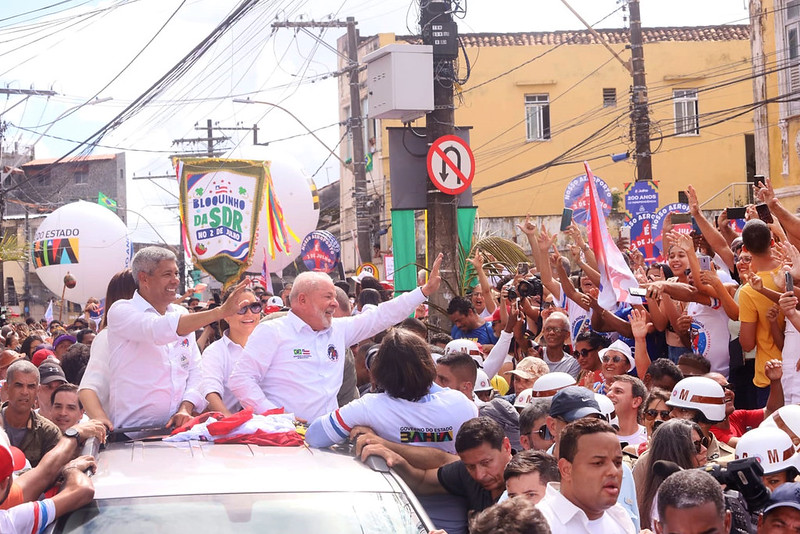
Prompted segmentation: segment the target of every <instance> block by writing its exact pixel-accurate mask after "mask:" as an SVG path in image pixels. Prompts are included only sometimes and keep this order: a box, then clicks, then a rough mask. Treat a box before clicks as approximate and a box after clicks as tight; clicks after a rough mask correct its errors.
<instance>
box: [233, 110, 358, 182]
mask: <svg viewBox="0 0 800 534" xmlns="http://www.w3.org/2000/svg"><path fill="white" fill-rule="evenodd" d="M233 102H234V103H236V104H261V105H264V106H272V107H274V108H278V109H279V110H281V111H283V112H284V113H287V114H288V115H289V116H290V117H291V118H293V119H294V120H295V121H297V122H298V123H299V124H300V126H302V127H303V128H305V130H306V131H307V132H308V133H310V134H311V135H312V136H313V137H314V139H316V140H317V141H319V143H320V144H321V145H322V146H324V147H325V149H326V150H327V151H328V152H330V153H331V155H332V156H333V157H334V158H336V159H338V160H339V161H340V162H341V164H342V165H344V166H345V167H346V166H347V163H345V162H344V161H342V158H340V157H339V156H338V154H336V152H334V151H333V150H331V148H330V147H329V146H328V145H326V144H325V142H324V141H323V140H322V139H320V138H319V137H318V136H317V134H315V133H314V132H312V131H311V130H310V129H309V128H308V126H306V125H305V124H304V123H303V121H301V120H300V119H298V118H297V117H296V116H295V114H294V113H292V112H291V111H289V110H288V109H286V108H284V107H281V106H279V105H278V104H273V103H272V102H263V101H261V100H250V99H249V98H234V99H233Z"/></svg>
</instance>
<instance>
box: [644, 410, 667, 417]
mask: <svg viewBox="0 0 800 534" xmlns="http://www.w3.org/2000/svg"><path fill="white" fill-rule="evenodd" d="M644 416H645V417H646V418H647V419H655V418H656V417H661V419H669V410H653V409H650V410H645V411H644Z"/></svg>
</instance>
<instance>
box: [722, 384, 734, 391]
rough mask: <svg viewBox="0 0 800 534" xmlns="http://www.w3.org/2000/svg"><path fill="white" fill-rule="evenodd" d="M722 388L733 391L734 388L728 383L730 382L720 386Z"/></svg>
mask: <svg viewBox="0 0 800 534" xmlns="http://www.w3.org/2000/svg"><path fill="white" fill-rule="evenodd" d="M722 389H725V390H728V391H733V390H734V389H733V386H732V385H730V384H725V385H724V386H722Z"/></svg>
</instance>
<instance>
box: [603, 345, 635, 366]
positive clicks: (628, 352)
mask: <svg viewBox="0 0 800 534" xmlns="http://www.w3.org/2000/svg"><path fill="white" fill-rule="evenodd" d="M610 350H614V351H617V352H621V353H622V354H624V355H625V357H626V358H628V363H630V364H631V369H630V370H631V371H633V370H634V369H636V360H634V359H633V354H632V353H631V347H630V345H628V344H627V343H625V342H624V341H620V340H619V339H618V340H616V341H615V342H613V343H612V344H611V345H609V346H608V348H606V349H603V350H601V351H600V352H598V353H597V355H598V356H599V357H600V360H602V359H603V356H604V355H605V353H606V352H608V351H610Z"/></svg>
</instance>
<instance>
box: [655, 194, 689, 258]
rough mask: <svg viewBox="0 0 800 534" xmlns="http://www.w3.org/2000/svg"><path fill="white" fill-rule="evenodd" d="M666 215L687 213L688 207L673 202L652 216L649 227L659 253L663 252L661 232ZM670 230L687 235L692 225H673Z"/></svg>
mask: <svg viewBox="0 0 800 534" xmlns="http://www.w3.org/2000/svg"><path fill="white" fill-rule="evenodd" d="M668 213H689V205H688V204H683V203H682V202H673V203H672V204H667V205H666V206H664V207H663V208H661V209H660V210H658V212H656V214H655V215H654V216H653V222H652V225H651V229H652V232H653V244H655V246H657V247H658V249H659V251H663V246H662V245H661V230H662V229H663V228H664V220H665V218H666V217H667V214H668ZM672 229H673V230H676V231H678V232H680V233H682V234H687V235H688V234H689V233H691V231H692V223H691V222H689V223H686V224H675V225H673V226H672Z"/></svg>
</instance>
